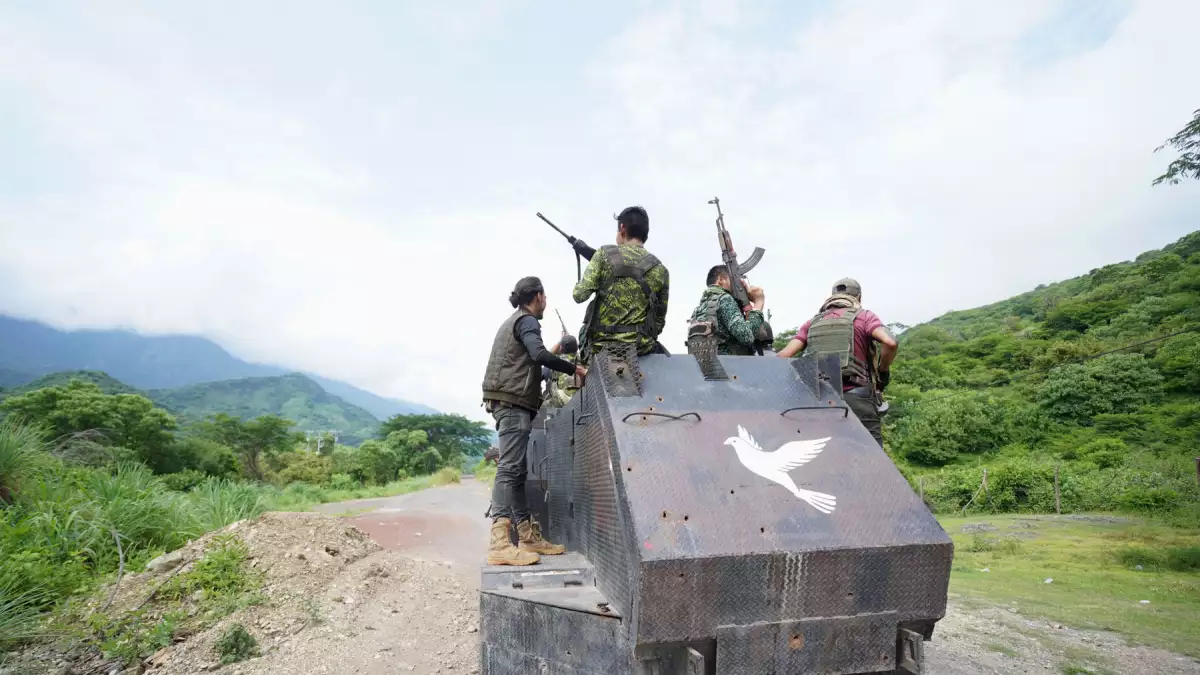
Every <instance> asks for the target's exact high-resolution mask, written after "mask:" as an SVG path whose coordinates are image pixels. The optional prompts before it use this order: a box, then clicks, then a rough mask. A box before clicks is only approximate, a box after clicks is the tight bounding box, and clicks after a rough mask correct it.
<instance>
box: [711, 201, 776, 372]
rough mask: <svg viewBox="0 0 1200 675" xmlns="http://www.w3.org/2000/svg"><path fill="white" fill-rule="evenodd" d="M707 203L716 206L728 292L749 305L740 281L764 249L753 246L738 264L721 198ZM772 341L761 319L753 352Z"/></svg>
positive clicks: (767, 326)
mask: <svg viewBox="0 0 1200 675" xmlns="http://www.w3.org/2000/svg"><path fill="white" fill-rule="evenodd" d="M708 203H709V204H712V205H714V206H716V207H717V243H718V244H719V245H720V246H721V262H722V263H724V264H725V272H726V274H727V275H728V276H729V292H730V294H731V295H733V297H734V299H735V300H737V301H738V306H739V307H747V306H749V305H750V293H749V291H748V290H747V289H746V287H745V286H744V285H743V284H742V281H743V279H744V277H745V275H746V273H747V272H749V271H750V270H752V269H754V268H755V267H756V266H757V265H758V263H759V261H761V260H762V257H763V255H764V254H765V253H766V251H765V250H763V248H762V247H760V246H755V247H754V252H753V253H751V254H750V257H749V258H747V259H746V261H745V262H743V263H741V264H739V263H738V259H737V253H735V252H734V250H733V241H732V240H731V239H730V238H729V230H727V229H725V214H724V213H722V212H721V200H720V199H718V198H717V197H713V198H712V199H710V200H709V201H708ZM772 341H773V336H772V333H771V326H770V325H769V323H768V322H766V321H763V325H762V328H760V329H759V331H758V335H757V336H756V338H755V343H754V351H755V353H757V354H758V355H759V356H762V353H763V347H764V345H765V346H770V345H771V342H772Z"/></svg>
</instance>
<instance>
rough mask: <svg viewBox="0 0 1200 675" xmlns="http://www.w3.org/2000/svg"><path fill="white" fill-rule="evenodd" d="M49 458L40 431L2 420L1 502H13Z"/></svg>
mask: <svg viewBox="0 0 1200 675" xmlns="http://www.w3.org/2000/svg"><path fill="white" fill-rule="evenodd" d="M45 457H46V451H45V444H44V441H43V439H42V435H41V433H40V432H39V431H38V430H37V429H35V428H33V427H27V426H24V425H20V424H17V423H16V422H14V421H13V420H11V419H6V420H4V421H0V505H3V504H11V503H12V502H13V500H14V499H15V498H16V495H17V493H18V492H19V491H20V489H21V484H22V483H23V482H25V481H26V480H27V479H28V477H29V474H30V473H32V472H33V470H34V469H36V468H37V465H38V464H40V463H41V461H42V460H43V459H44V458H45Z"/></svg>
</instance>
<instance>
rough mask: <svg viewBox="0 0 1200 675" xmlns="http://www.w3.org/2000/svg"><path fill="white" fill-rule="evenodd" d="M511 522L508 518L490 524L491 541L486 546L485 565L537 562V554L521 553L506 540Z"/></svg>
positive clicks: (529, 563) (521, 551)
mask: <svg viewBox="0 0 1200 675" xmlns="http://www.w3.org/2000/svg"><path fill="white" fill-rule="evenodd" d="M511 526H512V522H511V521H510V520H509V519H508V518H498V519H497V520H496V522H494V523H492V541H491V544H490V545H489V546H488V554H487V564H489V565H532V564H534V563H536V562H537V561H538V560H541V558H540V557H538V554H537V553H533V552H530V551H523V550H519V549H517V547H516V546H513V545H512V542H511V541H509V539H508V528H509V527H511Z"/></svg>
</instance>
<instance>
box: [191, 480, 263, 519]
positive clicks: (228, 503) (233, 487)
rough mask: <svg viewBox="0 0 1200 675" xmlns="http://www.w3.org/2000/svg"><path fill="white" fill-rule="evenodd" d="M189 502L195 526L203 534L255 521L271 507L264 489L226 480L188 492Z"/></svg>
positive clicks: (202, 485) (205, 483) (209, 482)
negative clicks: (235, 524) (240, 521)
mask: <svg viewBox="0 0 1200 675" xmlns="http://www.w3.org/2000/svg"><path fill="white" fill-rule="evenodd" d="M187 500H188V502H189V504H190V510H191V513H192V517H193V518H194V519H195V525H196V527H197V529H198V530H199V531H202V532H208V531H210V530H217V529H220V528H222V527H225V526H226V525H230V524H232V523H236V522H237V521H239V520H246V519H247V518H253V517H255V516H257V515H258V514H260V513H262V512H263V511H266V510H267V507H268V504H267V500H266V498H265V496H264V494H263V490H262V488H260V487H258V486H255V485H251V484H247V483H235V482H233V481H230V480H226V479H224V478H209V479H208V480H206V481H204V482H203V483H200V484H199V485H197V486H196V487H194V488H192V489H191V491H190V492H188V494H187Z"/></svg>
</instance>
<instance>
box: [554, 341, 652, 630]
mask: <svg viewBox="0 0 1200 675" xmlns="http://www.w3.org/2000/svg"><path fill="white" fill-rule="evenodd" d="M604 356H605V353H604V352H601V354H600V355H599V356H598V358H597V360H598V361H599V360H603V359H604ZM598 382H602V380H597V381H596V382H591V383H589V384H588V385H587V386H585V387H584V388H583V389H582V390H581V392H580V395H579V396H577V397H576V399H579V400H581V405H580V410H579V412H578V414H577V415H576V416H575V423H574V424H573V425H572V426H571V429H570V431H571V433H572V434H573V436H574V439H575V441H574V445H573V446H572V447H573V450H574V469H573V471H572V476H571V478H572V482H571V499H570V502H569V503H568V507H567V510H568V522H569V525H568V528H569V529H571V530H572V531H573V536H572V537H570V541H571V545H572V548H574V549H575V550H578V551H580V552H581V553H583V554H584V555H585V556H587V558H588V560H590V561H591V562H592V564H593V565H595V566H596V585H597V586H599V588H600V590H601V591H602V592H603V593H604V594H605V595H606V596H608V598H609V600H611V602H612V605H613V607H614V608H616V609H617V611H619V612H620V613H622V614H626V613H628V611H629V610H630V609H631V606H632V600H631V592H630V587H631V577H632V576H633V575H634V574H635V572H636V567H635V565H634V564H633V558H631V557H630V556H631V551H630V549H631V547H632V541H633V539H632V530H631V529H630V528H629V525H628V521H627V519H626V518H625V517H624V515H623V509H622V508H621V502H620V501H619V499H618V494H617V487H618V486H617V484H616V481H614V476H613V473H614V469H613V463H614V455H615V454H616V446H615V445H614V443H613V431H612V420H611V418H610V417H609V412H608V408H607V406H604V405H602V402H603V400H604V392H605V390H604V389H603V388H601V387H598V386H596V384H597V383H598ZM555 422H556V426H555V429H556V431H557V430H558V429H559V427H560V426H561V424H562V423H563V422H566V420H565V419H562V418H559V419H556V420H555ZM553 489H554V488H553V487H551V490H553Z"/></svg>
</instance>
